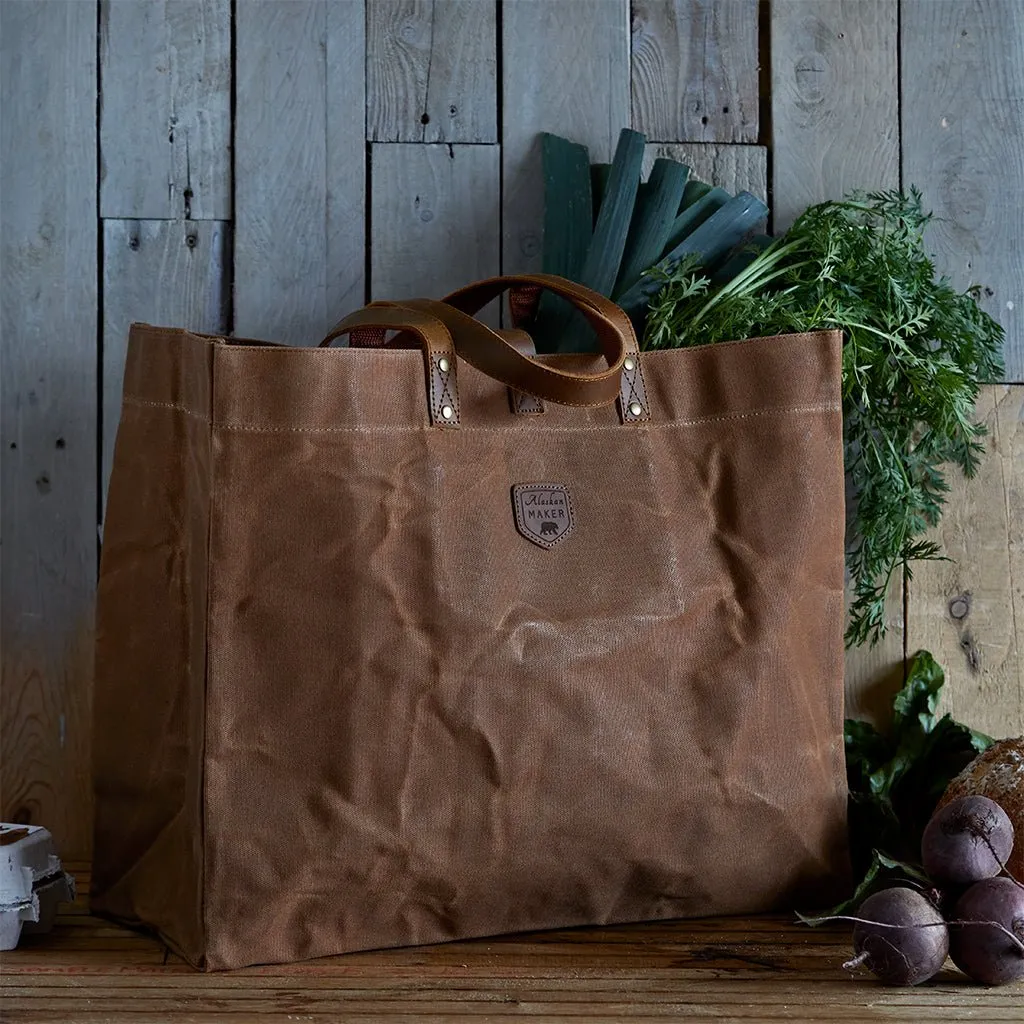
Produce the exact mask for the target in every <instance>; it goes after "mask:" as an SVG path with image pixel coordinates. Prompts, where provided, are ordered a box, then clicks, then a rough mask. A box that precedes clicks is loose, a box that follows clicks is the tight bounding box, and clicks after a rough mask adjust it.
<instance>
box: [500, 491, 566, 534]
mask: <svg viewBox="0 0 1024 1024" xmlns="http://www.w3.org/2000/svg"><path fill="white" fill-rule="evenodd" d="M512 506H513V508H514V509H515V513H516V529H517V530H518V531H519V532H520V533H521V534H522V535H523V536H524V537H525V538H526V539H527V540H529V541H532V542H533V543H534V544H537V545H539V546H540V547H542V548H553V547H554V546H555V545H556V544H557V543H558V542H559V541H561V540H565V538H566V537H568V536H569V534H570V533H572V527H573V516H572V499H571V498H570V497H569V491H568V489H567V488H566V487H565V486H564V485H562V484H516V485H515V487H513V488H512Z"/></svg>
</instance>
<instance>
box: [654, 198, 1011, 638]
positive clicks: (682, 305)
mask: <svg viewBox="0 0 1024 1024" xmlns="http://www.w3.org/2000/svg"><path fill="white" fill-rule="evenodd" d="M930 216H931V215H930V214H928V213H925V212H924V210H923V209H922V205H921V195H920V193H919V192H918V191H917V190H916V189H911V190H910V194H909V195H905V194H903V193H902V192H898V191H889V192H872V193H867V194H861V193H855V194H853V195H851V196H850V197H848V198H847V199H846V200H845V201H843V202H827V203H821V204H819V205H817V206H812V207H810V208H809V209H808V210H807V211H806V212H805V213H804V214H803V215H802V216H801V217H800V218H799V219H798V220H797V221H796V222H795V223H794V224H793V226H792V227H791V228H790V229H789V231H787V232H786V233H785V234H784V235H783V236H781V237H780V238H778V239H776V240H775V241H774V242H773V243H772V244H771V245H769V246H768V248H766V249H764V250H763V251H761V252H759V253H757V254H756V255H753V258H752V259H751V260H750V262H748V263H747V265H746V266H745V267H742V268H741V269H740V270H739V272H738V273H736V275H735V276H733V277H732V278H731V280H728V281H727V282H725V283H722V284H717V283H715V280H714V278H713V277H711V276H709V275H708V273H707V272H706V271H705V270H703V269H702V268H701V267H700V266H699V265H698V263H697V261H696V260H694V259H683V260H681V261H679V262H678V263H676V264H675V265H674V266H672V267H671V268H669V269H665V268H661V269H655V270H652V271H651V272H650V273H651V274H653V275H656V276H657V277H658V278H659V279H660V282H661V287H660V290H659V291H658V292H657V294H656V295H655V296H654V297H653V299H652V300H651V304H650V308H649V310H648V315H647V322H646V329H645V335H644V347H645V348H651V349H661V348H676V347H683V346H690V345H703V344H707V343H709V342H716V341H727V340H733V339H738V338H750V337H757V336H759V335H771V334H781V333H785V332H790V331H816V330H828V329H834V328H838V329H841V330H842V331H843V332H844V334H845V342H844V348H843V383H842V396H843V422H844V442H845V465H846V474H847V482H848V491H849V501H848V512H847V550H846V566H847V571H848V574H849V577H850V583H851V587H852V596H853V600H852V602H851V606H850V615H849V623H848V628H847V631H846V642H847V645H848V646H854V645H857V644H862V643H865V642H868V641H870V642H871V643H874V642H875V641H877V640H878V638H879V637H880V636H881V635H882V634H883V633H884V632H885V600H886V594H887V592H888V589H889V584H890V582H891V581H892V579H893V577H894V576H895V575H897V573H899V572H901V571H906V572H907V574H908V575H909V572H910V568H909V566H910V563H912V562H914V561H916V560H918V559H926V558H938V557H941V556H940V553H939V548H938V545H937V544H936V543H935V542H934V541H931V540H928V539H925V538H924V537H923V534H924V533H925V532H926V531H927V530H928V528H929V527H932V526H934V525H935V524H936V523H937V522H938V520H939V516H940V514H941V510H942V505H943V503H944V501H945V493H946V491H947V490H948V484H947V482H946V479H945V472H944V470H943V465H944V464H945V463H953V464H955V465H957V466H959V467H960V468H961V469H962V470H963V472H964V473H965V474H966V475H967V476H969V477H970V476H973V474H974V472H975V469H976V467H977V464H978V456H979V455H980V454H981V452H982V450H983V446H982V444H981V442H980V438H981V437H982V436H983V435H984V433H985V427H984V426H983V425H982V424H980V423H977V422H976V421H975V419H974V403H975V401H976V399H977V397H978V390H979V387H980V385H981V384H982V383H984V382H987V381H994V380H998V379H999V378H1000V376H1001V375H1002V371H1003V366H1002V356H1001V349H1002V340H1003V330H1002V328H1001V327H1000V326H999V325H998V324H997V323H996V322H995V320H993V319H992V318H991V317H990V316H989V315H988V314H987V313H985V312H984V311H983V310H982V309H981V308H980V307H979V306H978V303H977V301H976V299H977V288H972V289H969V290H968V291H967V292H957V291H955V290H954V289H953V288H952V287H951V286H950V285H949V283H948V282H947V281H946V280H945V279H944V278H939V277H937V276H936V273H935V267H934V264H933V263H932V261H931V259H930V258H929V257H928V255H927V254H926V252H925V250H924V246H923V240H922V232H923V229H924V227H925V225H926V224H927V223H928V221H929V219H930Z"/></svg>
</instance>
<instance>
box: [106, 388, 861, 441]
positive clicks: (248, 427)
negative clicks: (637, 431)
mask: <svg viewBox="0 0 1024 1024" xmlns="http://www.w3.org/2000/svg"><path fill="white" fill-rule="evenodd" d="M124 403H125V404H126V405H141V406H147V407H150V408H154V409H173V410H175V411H177V412H182V413H184V414H185V415H187V416H192V417H193V418H195V419H198V420H201V421H202V422H204V423H209V422H210V418H209V417H208V416H204V415H202V414H201V413H198V412H196V411H195V410H194V409H188V408H186V407H185V406H183V405H179V404H177V403H175V402H151V401H148V400H146V399H143V398H135V397H134V396H126V397H125V399H124ZM840 411H842V407H841V406H840V405H838V404H837V403H835V402H826V403H822V404H819V405H794V406H781V407H779V408H773V409H754V410H752V411H751V412H734V413H726V414H725V415H724V416H698V417H697V418H696V419H690V420H672V421H670V422H667V423H657V422H649V423H648V424H647V426H648V428H649V429H651V430H673V429H676V428H678V427H697V426H701V425H702V424H705V423H724V422H728V421H729V420H745V419H754V418H756V417H760V416H785V415H792V414H809V413H818V412H840ZM217 429H218V430H237V431H247V432H251V433H269V434H285V433H290V434H368V433H393V434H412V433H418V432H419V431H421V430H422V429H423V428H422V427H418V426H412V427H399V426H387V425H382V426H372V427H359V426H352V427H267V426H260V425H259V424H257V423H218V424H217ZM474 429H475V430H477V431H490V432H492V433H502V432H511V431H512V430H514V429H515V430H518V429H521V428H520V427H517V426H516V427H514V426H508V427H476V428H474ZM529 429H530V430H531V431H533V430H542V431H545V432H549V433H564V434H567V433H582V432H587V431H597V430H609V429H611V427H610V426H609V425H607V424H600V425H594V426H589V427H585V426H578V427H572V426H569V427H548V426H545V427H535V426H531V427H530V428H529Z"/></svg>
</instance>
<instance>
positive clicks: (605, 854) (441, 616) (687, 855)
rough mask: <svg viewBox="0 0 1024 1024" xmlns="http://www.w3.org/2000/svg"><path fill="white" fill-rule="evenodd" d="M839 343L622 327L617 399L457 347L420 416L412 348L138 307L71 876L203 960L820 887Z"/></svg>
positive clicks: (666, 913)
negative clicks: (92, 787)
mask: <svg viewBox="0 0 1024 1024" xmlns="http://www.w3.org/2000/svg"><path fill="white" fill-rule="evenodd" d="M840 350H841V336H840V335H839V334H838V333H836V332H825V333H817V334H804V335H787V336H782V337H775V338H764V339H753V340H748V341H741V342H736V343H732V344H725V345H714V346H707V347H702V348H694V349H687V350H680V351H667V352H653V353H644V354H643V356H642V360H643V371H644V375H645V379H646V388H647V396H648V399H649V407H650V419H649V421H648V422H645V423H642V424H635V423H634V424H624V423H623V422H621V419H620V416H619V415H618V413H617V412H616V409H615V407H614V406H610V407H604V408H597V409H580V408H569V407H564V406H559V405H556V404H554V403H547V404H546V407H545V411H544V413H543V414H542V415H538V416H516V415H514V414H513V413H512V411H511V410H510V405H509V400H508V393H507V389H506V388H505V387H504V386H503V385H501V384H499V383H497V382H496V381H494V380H492V379H490V378H489V377H487V376H485V375H484V374H483V373H481V372H479V371H477V370H475V369H474V368H473V367H472V366H470V365H468V364H463V363H461V362H460V365H459V367H458V371H459V378H458V380H459V389H460V393H461V410H460V414H461V425H460V428H459V429H458V430H450V431H445V430H439V429H438V428H437V427H436V426H434V425H432V424H431V423H430V421H429V417H428V410H427V402H426V398H425V386H424V369H423V365H424V364H423V357H422V355H421V353H420V352H418V351H413V350H403V349H398V350H393V349H355V348H340V349H329V348H328V349H302V348H286V347H283V346H272V345H265V344H254V343H238V342H234V341H230V340H227V339H222V338H213V337H207V336H203V335H197V334H192V333H188V332H186V331H182V330H176V329H168V328H159V327H151V326H148V325H142V324H136V325H134V326H133V327H132V331H131V338H130V343H129V351H128V363H127V370H126V376H125V388H124V407H123V413H122V418H121V424H120V428H119V431H118V436H117V442H116V451H115V456H114V463H113V472H112V477H111V485H110V492H109V499H108V506H107V515H106V521H105V527H104V543H103V552H102V565H101V574H100V582H99V601H98V623H97V652H96V700H95V714H96V733H95V736H96V740H95V742H96V795H97V824H96V843H95V867H94V891H93V906H94V908H96V909H97V910H99V911H100V912H103V913H107V914H110V915H113V916H115V917H117V918H119V919H122V920H126V921H128V922H132V923H142V924H146V925H149V926H151V927H153V928H156V929H158V930H159V932H160V933H161V934H162V935H163V937H164V938H165V939H166V941H167V942H168V943H169V944H170V945H171V946H173V947H174V948H175V949H176V950H178V951H179V952H180V953H181V954H182V955H184V956H185V957H186V958H187V959H188V960H189V961H190V962H191V963H193V964H195V965H197V966H200V967H204V968H207V969H223V968H234V967H240V966H244V965H247V964H253V963H269V962H284V961H291V960H296V959H301V958H306V957H315V956H322V955H326V954H333V953H340V952H345V951H349V950H357V949H367V948H375V947H384V946H397V945H406V944H414V943H431V942H437V941H444V940H449V939H456V938H463V937H470V936H483V935H491V934H496V933H503V932H512V931H520V930H530V929H540V928H552V927H561V926H568V925H584V924H602V923H609V922H626V921H638V920H644V919H660V918H673V917H689V916H699V915H706V914H730V913H740V912H743V913H749V912H756V911H762V910H770V909H777V908H783V907H792V906H794V905H796V904H800V905H801V906H813V905H814V904H815V903H816V902H817V901H818V900H820V899H825V898H828V897H829V896H831V895H833V894H834V893H835V892H836V891H837V890H841V889H842V888H843V887H844V886H845V885H846V882H847V875H848V864H847V853H846V785H845V771H844V754H843V742H842V714H843V708H842V626H843V510H844V499H843V470H842V421H841V411H840V396H839V386H840ZM543 359H544V360H545V361H547V362H550V363H551V364H552V365H557V366H560V367H563V368H575V369H578V370H580V371H587V370H589V369H593V368H596V367H598V366H600V365H601V363H600V360H598V359H597V357H591V356H549V357H543ZM531 483H546V484H558V485H560V486H562V487H564V488H565V490H566V491H567V493H568V494H569V495H570V497H571V503H572V516H573V523H572V530H571V532H570V533H568V534H567V535H566V536H565V537H564V538H563V539H561V540H560V541H559V542H558V543H557V544H552V545H551V546H549V547H542V546H540V545H539V544H537V543H531V542H530V540H529V539H527V538H526V537H524V535H523V534H522V533H521V532H519V531H518V530H517V525H516V518H515V514H514V508H513V498H512V492H513V488H514V487H516V486H517V485H522V484H531Z"/></svg>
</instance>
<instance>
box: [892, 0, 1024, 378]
mask: <svg viewBox="0 0 1024 1024" xmlns="http://www.w3.org/2000/svg"><path fill="white" fill-rule="evenodd" d="M900 58H901V65H902V69H903V94H902V97H903V180H904V182H905V183H906V184H907V185H908V186H909V185H912V184H913V185H917V186H918V188H920V189H921V190H922V191H923V193H924V199H925V205H926V207H927V208H928V209H931V210H932V211H934V213H935V218H936V219H935V220H934V221H933V223H932V224H931V226H930V228H929V230H928V233H927V235H926V239H927V242H928V244H929V246H930V248H931V250H932V251H933V252H935V253H936V255H937V261H936V262H937V264H938V266H939V268H940V270H942V271H943V272H944V273H947V274H949V275H950V278H951V279H952V281H953V283H954V284H955V285H956V287H958V288H966V287H968V286H969V285H979V286H980V287H981V292H980V296H979V297H980V301H981V304H982V307H983V308H984V309H986V310H988V312H989V313H991V314H992V315H993V316H994V317H995V318H996V319H997V320H999V321H1000V323H1002V324H1003V326H1004V327H1005V329H1006V378H1005V379H1006V380H1007V381H1016V382H1017V383H1022V382H1024V319H1022V317H1024V204H1022V203H1021V201H1020V197H1021V195H1022V194H1024V4H1022V3H1020V0H963V2H957V3H935V2H934V0H904V2H903V4H902V6H901V23H900Z"/></svg>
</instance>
